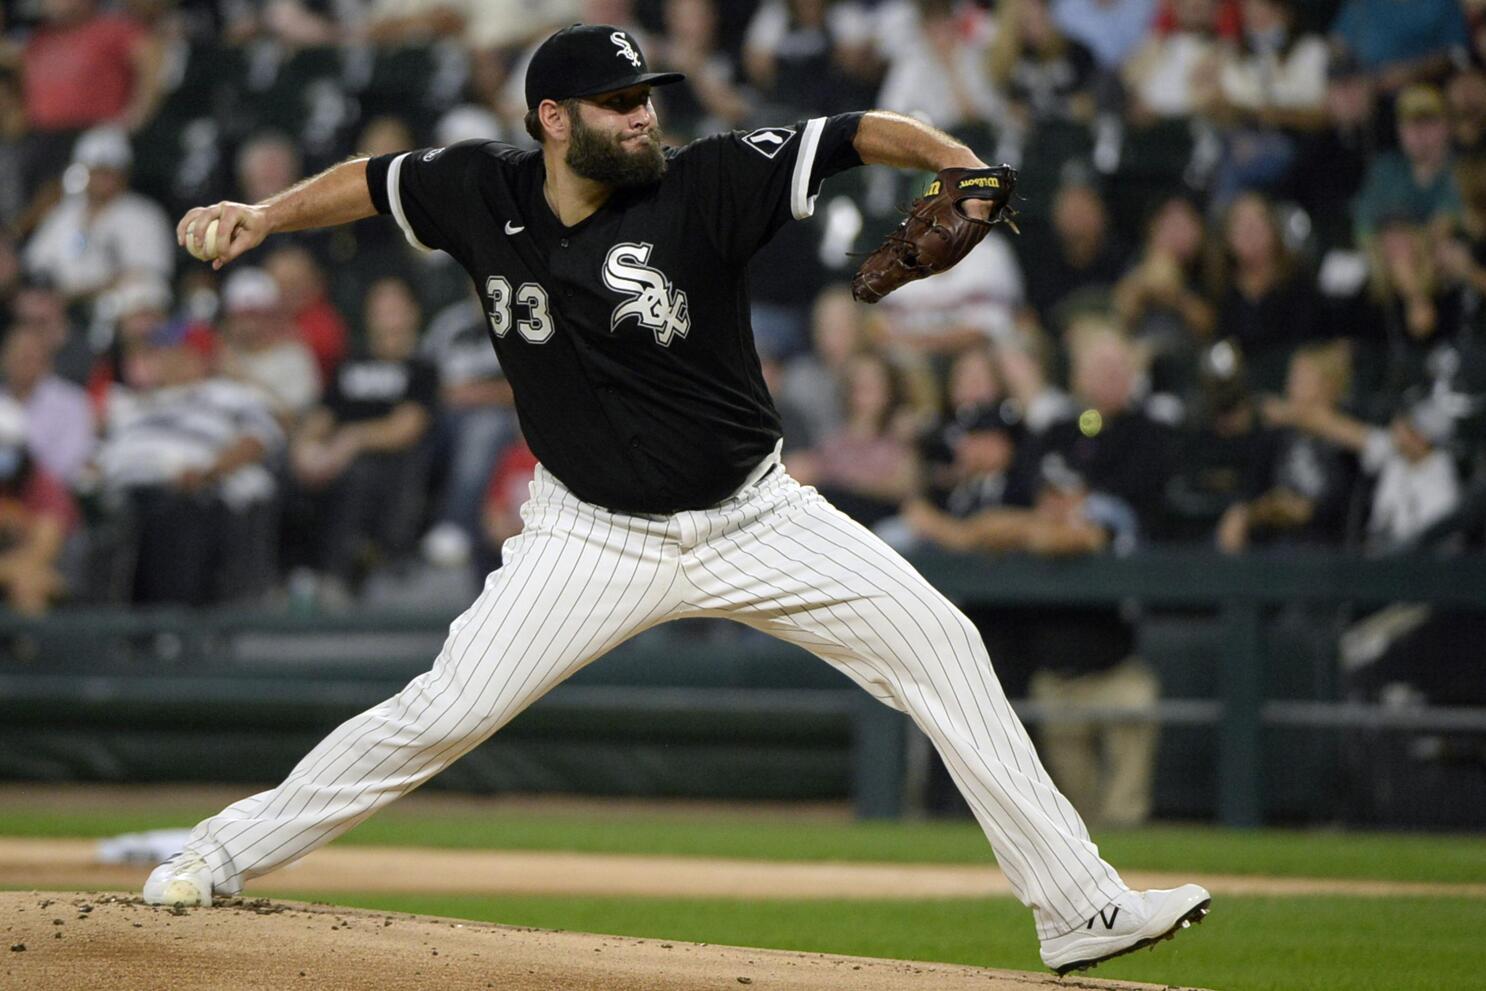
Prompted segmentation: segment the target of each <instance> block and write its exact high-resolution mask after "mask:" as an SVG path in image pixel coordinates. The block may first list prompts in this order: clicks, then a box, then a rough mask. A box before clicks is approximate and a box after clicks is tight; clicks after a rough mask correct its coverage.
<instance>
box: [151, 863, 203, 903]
mask: <svg viewBox="0 0 1486 991" xmlns="http://www.w3.org/2000/svg"><path fill="white" fill-rule="evenodd" d="M144 900H145V904H147V905H179V906H187V907H189V906H191V905H206V906H210V905H211V903H212V869H211V868H210V867H208V866H207V865H206V861H205V860H202V859H201V858H200V857H198V856H196V854H194V853H184V852H182V853H178V854H176V855H175V856H174V857H171V858H170V859H169V860H167V861H166V862H165V863H163V864H161V865H160V866H159V867H156V868H155V869H154V870H152V871H150V876H149V877H148V878H147V879H146V880H145V883H144Z"/></svg>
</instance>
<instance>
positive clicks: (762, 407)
mask: <svg viewBox="0 0 1486 991" xmlns="http://www.w3.org/2000/svg"><path fill="white" fill-rule="evenodd" d="M859 121H860V115H859V114H844V115H841V116H838V117H828V118H824V117H823V118H816V119H814V120H810V121H806V122H802V123H800V124H798V125H796V126H793V127H770V128H763V129H760V130H757V131H754V132H752V133H749V134H742V133H737V134H726V135H718V136H715V137H709V138H704V139H702V140H699V141H696V142H694V143H692V144H690V145H687V146H686V147H684V148H680V149H672V150H668V151H667V153H666V158H667V168H666V172H665V174H664V175H663V176H662V178H661V179H660V181H659V182H657V183H654V184H652V185H647V186H639V187H632V188H625V189H619V190H616V191H615V192H614V194H613V196H612V197H611V198H610V199H609V201H608V202H607V203H605V204H604V206H602V207H601V208H600V209H599V210H598V211H596V212H595V213H594V214H593V215H591V216H589V217H588V218H586V219H585V220H583V221H582V222H581V223H579V224H576V225H574V226H572V227H565V226H563V225H562V224H561V223H560V222H559V221H558V219H557V218H556V217H555V216H554V215H553V213H552V211H551V208H550V207H548V205H547V201H546V198H545V197H544V195H543V193H542V183H543V181H544V178H545V169H544V167H543V164H542V156H541V152H540V151H523V150H518V149H516V148H513V147H511V146H509V145H505V144H502V143H500V142H494V141H467V142H461V143H459V144H454V145H450V146H449V147H447V148H445V149H442V150H437V149H435V150H432V151H414V152H408V153H405V154H401V155H388V156H381V157H378V158H374V159H372V160H371V161H370V162H369V163H368V164H367V181H368V184H369V187H370V190H371V193H372V198H373V201H374V202H375V203H376V204H377V207H378V209H379V210H382V211H383V212H386V213H390V214H392V216H393V217H394V218H396V220H397V223H398V225H399V226H400V227H401V228H402V231H403V234H404V235H405V236H406V237H407V239H408V241H409V242H410V243H411V244H413V245H414V246H415V247H417V248H420V249H424V250H428V249H442V250H444V251H447V252H448V253H449V254H450V255H452V256H453V257H454V258H455V259H456V260H457V261H458V262H459V263H460V264H461V265H462V266H463V267H464V269H465V271H466V272H468V273H469V275H470V278H471V279H472V280H473V282H474V284H475V286H476V287H477V290H478V291H479V294H480V297H481V300H482V302H483V304H484V307H485V312H486V315H487V317H488V320H489V326H490V339H491V342H492V344H493V345H494V346H495V349H496V352H497V353H498V354H499V356H500V361H501V367H502V369H503V370H504V371H505V373H506V376H507V378H508V380H509V381H510V383H511V387H512V391H513V393H514V395H515V401H516V409H517V412H518V414H519V415H520V418H521V424H522V428H523V431H524V432H525V433H526V437H527V442H528V443H529V444H530V445H531V448H532V451H533V453H535V454H536V456H537V457H538V458H539V459H540V460H541V461H542V463H543V464H545V465H546V466H547V467H548V468H549V469H550V470H552V472H553V473H554V474H555V475H557V477H558V478H561V479H563V481H564V482H566V483H567V484H568V485H569V487H570V488H572V489H573V491H574V492H575V493H576V494H577V495H578V496H579V497H580V498H582V499H585V500H587V501H589V502H594V503H597V504H598V505H601V506H605V507H607V508H610V509H617V510H624V511H631V512H675V511H677V510H681V509H689V508H700V507H702V506H708V505H712V504H714V503H716V502H717V501H719V500H720V499H722V498H724V497H726V496H727V495H728V494H729V492H730V491H731V489H732V487H734V486H736V478H737V477H739V474H738V467H739V466H740V465H744V466H751V465H754V464H757V463H758V462H759V461H760V460H761V459H762V458H763V457H765V456H766V455H767V454H768V453H769V452H770V451H771V450H772V449H773V447H774V446H775V444H776V443H777V441H778V440H779V429H780V428H779V417H778V414H777V413H776V412H775V410H774V406H773V403H772V402H771V400H770V399H769V395H768V390H767V389H766V388H765V386H764V383H763V376H762V374H761V372H760V370H759V363H758V358H757V354H756V352H755V351H754V348H753V340H752V331H751V329H750V328H749V325H748V304H747V279H746V270H747V264H748V260H749V259H750V258H751V257H752V256H753V254H754V253H755V252H756V251H757V250H758V249H759V248H760V247H762V246H763V245H764V244H765V243H766V242H767V241H768V240H769V238H770V237H771V236H772V235H773V234H774V232H775V231H777V230H778V229H779V228H780V227H781V226H782V225H783V224H785V223H787V222H788V221H789V220H790V219H791V218H795V219H803V218H805V217H808V216H810V214H811V212H812V211H813V210H814V205H815V197H816V194H817V193H818V191H819V189H820V183H821V180H822V179H824V178H825V177H827V176H830V175H832V174H834V173H836V172H839V171H842V170H843V169H846V168H850V167H853V166H856V165H859V164H861V160H860V158H859V157H858V156H857V154H856V151H855V149H854V148H853V147H852V139H853V137H854V136H855V134H856V129H857V125H858V122H859ZM703 383H705V386H704V385H703ZM744 470H745V471H746V468H745V469H744ZM730 481H731V485H729V484H728V483H729V482H730Z"/></svg>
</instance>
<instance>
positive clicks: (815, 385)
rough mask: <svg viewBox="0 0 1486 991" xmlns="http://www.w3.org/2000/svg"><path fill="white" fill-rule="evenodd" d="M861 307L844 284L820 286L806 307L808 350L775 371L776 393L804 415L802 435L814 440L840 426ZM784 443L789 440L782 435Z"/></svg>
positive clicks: (861, 339)
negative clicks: (808, 309) (808, 311)
mask: <svg viewBox="0 0 1486 991" xmlns="http://www.w3.org/2000/svg"><path fill="white" fill-rule="evenodd" d="M864 318H865V307H864V306H863V305H862V304H861V303H858V302H857V301H856V300H854V299H852V298H851V290H850V289H848V288H847V287H846V286H844V285H835V286H829V287H827V288H826V289H824V290H822V291H821V293H820V295H819V296H817V297H816V299H815V305H814V306H813V307H812V308H811V317H810V335H811V341H812V344H813V348H812V349H811V350H810V351H808V352H806V353H805V354H802V355H800V356H799V357H797V358H795V359H794V360H792V361H790V362H789V364H788V365H786V366H785V368H784V370H783V372H782V374H781V379H782V381H781V385H780V390H779V391H780V396H779V398H782V399H784V400H785V401H786V402H788V403H790V404H791V405H793V406H795V407H796V408H797V409H799V410H800V412H801V413H802V414H803V415H804V417H805V421H806V424H807V431H806V432H807V433H808V435H809V436H810V437H812V438H814V440H817V441H818V440H820V439H822V438H824V437H825V436H826V435H827V434H831V433H834V432H835V431H836V429H837V428H838V427H839V426H840V425H841V418H842V410H843V409H845V406H846V397H845V396H844V395H843V393H842V388H841V387H842V383H844V382H845V381H846V363H847V361H848V360H849V359H850V358H851V356H852V355H854V354H856V353H857V351H859V350H861V348H862V347H863V346H864V344H865V342H866V333H865V329H864V326H863V320H864ZM785 442H786V443H789V439H788V438H786V439H785Z"/></svg>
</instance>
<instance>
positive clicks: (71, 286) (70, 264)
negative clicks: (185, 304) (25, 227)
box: [25, 127, 176, 300]
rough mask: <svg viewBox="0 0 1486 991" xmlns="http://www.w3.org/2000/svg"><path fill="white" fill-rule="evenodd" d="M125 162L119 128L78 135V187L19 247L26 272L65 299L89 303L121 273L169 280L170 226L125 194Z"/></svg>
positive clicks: (125, 142) (127, 155) (148, 204)
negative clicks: (36, 275) (47, 283)
mask: <svg viewBox="0 0 1486 991" xmlns="http://www.w3.org/2000/svg"><path fill="white" fill-rule="evenodd" d="M132 162H133V154H132V152H131V151H130V150H129V139H128V137H127V136H126V135H125V134H124V132H123V131H120V130H119V129H117V128H113V127H100V128H95V129H94V130H91V131H88V132H87V133H86V134H84V135H83V136H82V137H81V138H79V139H78V142H77V148H76V150H75V151H74V152H73V166H74V168H75V169H76V170H77V171H78V172H80V173H81V174H82V175H83V176H85V177H86V178H85V182H84V184H83V185H82V186H81V188H78V189H73V190H69V192H68V195H67V196H66V197H64V198H63V200H62V201H61V202H60V203H58V204H57V205H56V206H55V207H53V208H52V210H51V212H50V213H48V214H47V215H46V217H44V218H43V219H42V221H41V224H40V226H39V227H38V228H37V230H36V233H35V235H34V236H33V237H32V238H31V241H30V243H29V244H28V245H27V246H26V252H25V259H26V268H27V270H29V271H31V272H33V273H41V274H44V275H46V276H47V277H48V278H50V279H51V280H53V281H54V282H55V284H56V285H57V287H58V288H59V289H60V290H61V291H62V292H63V293H64V294H65V295H66V296H67V297H68V298H69V299H72V300H79V299H87V298H90V297H92V296H93V295H95V294H96V293H98V292H100V291H102V290H104V289H107V288H108V287H109V286H111V285H113V284H114V283H115V282H117V281H118V279H119V277H120V276H122V275H123V274H124V273H125V272H131V271H146V272H154V273H157V274H159V275H161V276H163V277H164V278H166V279H169V278H170V277H171V275H172V274H173V273H174V271H175V250H176V245H175V227H174V225H172V224H171V222H170V219H169V218H168V217H166V215H165V211H164V210H162V209H161V208H160V206H159V204H157V203H155V201H153V200H151V199H149V198H147V197H145V196H141V195H140V194H139V193H136V192H133V191H131V190H130V189H129V167H130V165H131V163H132ZM72 171H73V170H69V172H70V173H71V172H72Z"/></svg>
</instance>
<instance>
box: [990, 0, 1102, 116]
mask: <svg viewBox="0 0 1486 991" xmlns="http://www.w3.org/2000/svg"><path fill="white" fill-rule="evenodd" d="M996 27H997V31H996V37H995V40H994V41H993V42H992V43H991V48H990V56H989V62H988V65H989V67H990V81H991V84H992V85H994V86H996V87H998V88H999V89H1000V90H1001V91H1002V92H1003V93H1004V94H1005V96H1006V98H1007V101H1008V103H1009V107H1008V109H1009V110H1010V112H1011V114H1012V116H1013V117H1014V118H1015V119H1016V121H1017V122H1018V123H1019V124H1020V125H1021V126H1022V127H1028V126H1030V125H1031V124H1032V123H1033V122H1035V121H1044V120H1064V121H1077V122H1079V123H1084V124H1087V123H1088V122H1089V121H1091V120H1093V118H1094V109H1095V99H1094V83H1095V75H1096V73H1097V72H1098V67H1097V66H1096V65H1095V63H1094V54H1093V53H1092V52H1090V51H1089V49H1088V47H1087V46H1085V45H1084V44H1083V43H1082V42H1079V41H1074V40H1073V39H1071V38H1068V37H1066V36H1064V35H1063V34H1062V33H1061V32H1060V31H1059V30H1058V28H1057V26H1056V25H1055V24H1054V23H1053V17H1052V10H1051V8H1050V5H1049V0H1003V3H1002V4H1001V5H1000V7H999V8H998V10H997V19H996Z"/></svg>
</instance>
